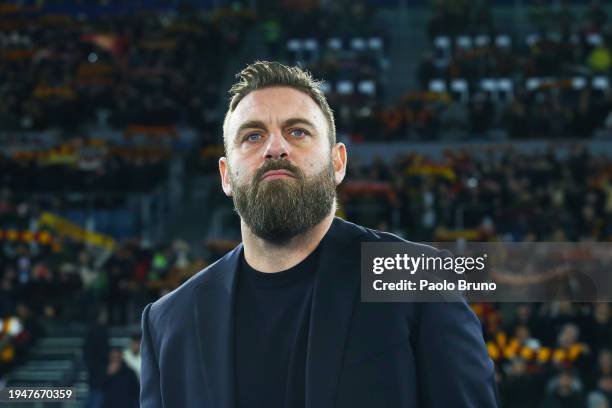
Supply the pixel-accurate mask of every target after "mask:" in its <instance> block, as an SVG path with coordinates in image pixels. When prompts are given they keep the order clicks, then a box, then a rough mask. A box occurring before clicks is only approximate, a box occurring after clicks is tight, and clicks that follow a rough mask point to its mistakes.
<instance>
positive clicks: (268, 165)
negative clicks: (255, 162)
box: [255, 160, 303, 182]
mask: <svg viewBox="0 0 612 408" xmlns="http://www.w3.org/2000/svg"><path fill="white" fill-rule="evenodd" d="M272 170H286V171H288V172H290V173H291V174H292V175H293V176H295V177H296V178H297V179H298V180H302V179H303V174H302V171H301V170H300V168H299V167H297V166H295V165H293V164H291V163H290V162H288V161H287V160H270V161H267V162H265V163H264V164H263V165H262V166H261V167H260V168H259V169H257V172H256V173H255V180H256V181H257V182H259V181H260V180H261V178H262V177H263V176H264V174H266V173H267V172H269V171H272Z"/></svg>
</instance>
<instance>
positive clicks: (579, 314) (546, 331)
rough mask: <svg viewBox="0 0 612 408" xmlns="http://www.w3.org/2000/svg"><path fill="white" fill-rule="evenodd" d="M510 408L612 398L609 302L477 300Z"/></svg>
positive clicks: (579, 405)
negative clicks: (482, 302)
mask: <svg viewBox="0 0 612 408" xmlns="http://www.w3.org/2000/svg"><path fill="white" fill-rule="evenodd" d="M472 307H473V309H474V310H475V312H476V313H477V315H478V316H479V317H480V318H481V320H482V323H483V329H484V333H485V340H486V342H487V348H488V349H489V354H490V356H491V357H492V358H493V360H494V361H495V364H496V376H497V381H498V388H499V391H500V397H501V400H502V402H503V405H502V406H503V407H505V408H519V407H520V408H606V407H609V406H610V405H609V404H610V403H612V310H611V308H610V304H609V303H570V302H552V303H528V304H519V305H512V306H508V305H507V304H506V305H493V304H474V305H472Z"/></svg>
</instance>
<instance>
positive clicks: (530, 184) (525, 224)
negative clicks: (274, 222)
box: [340, 145, 612, 242]
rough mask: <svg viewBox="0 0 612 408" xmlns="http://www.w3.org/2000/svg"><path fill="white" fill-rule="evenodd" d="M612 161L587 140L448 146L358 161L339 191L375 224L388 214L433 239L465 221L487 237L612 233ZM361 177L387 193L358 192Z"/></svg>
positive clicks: (602, 236)
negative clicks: (563, 144)
mask: <svg viewBox="0 0 612 408" xmlns="http://www.w3.org/2000/svg"><path fill="white" fill-rule="evenodd" d="M353 162H354V161H353ZM610 166H611V164H610V158H609V157H607V156H605V155H598V154H593V153H591V152H589V151H588V150H587V149H586V148H584V147H582V146H580V145H574V146H573V147H571V148H569V149H568V151H566V152H565V153H561V151H560V150H558V149H554V148H553V147H552V146H551V147H550V148H549V149H548V150H546V151H540V152H537V151H536V152H533V153H525V152H519V151H516V150H514V149H512V147H510V146H506V147H503V146H502V147H498V148H490V149H487V150H484V151H481V152H478V153H476V152H474V151H471V152H469V151H447V152H446V153H445V156H444V158H443V159H442V160H433V161H432V160H430V159H428V158H427V157H423V156H421V155H418V154H410V155H407V156H399V157H398V158H397V159H395V160H394V162H393V163H385V161H383V160H382V159H377V160H375V161H374V162H373V163H372V164H371V165H368V166H360V165H359V163H353V165H351V166H349V169H348V180H349V181H348V182H347V183H345V186H344V188H345V189H348V191H344V192H343V189H342V188H341V189H340V197H341V203H342V205H343V206H344V208H345V210H346V212H347V215H349V218H354V217H357V218H358V221H359V222H362V223H364V224H366V225H370V226H377V223H379V222H381V221H382V222H384V223H385V224H386V225H387V227H394V228H396V229H397V230H398V231H399V232H400V233H401V235H403V236H408V237H412V238H414V239H416V240H422V241H428V242H431V241H432V240H435V239H436V238H437V237H438V236H439V235H440V234H441V233H442V232H443V231H445V230H454V229H458V228H459V229H461V228H463V229H471V230H479V231H481V233H482V234H481V236H480V237H479V238H480V240H488V239H489V238H490V237H495V236H498V237H502V238H503V239H504V240H506V241H580V240H595V241H605V240H609V239H610V238H611V237H612V176H611V174H610ZM361 180H366V181H369V182H379V183H382V184H383V185H384V186H385V188H386V190H385V191H387V193H385V195H384V196H382V197H381V195H380V193H379V192H377V191H372V192H368V190H367V189H365V190H364V189H361V190H359V194H351V193H350V190H351V188H350V186H351V183H353V182H355V181H361ZM342 198H343V199H342ZM368 205H369V210H368V211H359V212H355V213H351V208H363V206H368ZM394 214H397V216H396V217H395V219H394ZM381 229H384V228H381Z"/></svg>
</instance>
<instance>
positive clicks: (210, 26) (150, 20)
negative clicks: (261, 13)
mask: <svg viewBox="0 0 612 408" xmlns="http://www.w3.org/2000/svg"><path fill="white" fill-rule="evenodd" d="M109 4H110V6H116V7H119V6H120V4H118V3H114V2H111V3H109ZM1 11H2V14H0V27H1V29H0V44H1V48H2V58H0V71H1V72H2V73H3V79H4V80H3V82H2V84H1V85H0V98H1V99H2V100H3V103H2V106H0V129H3V130H17V129H26V130H30V129H33V130H46V129H49V128H55V127H56V128H61V129H63V130H65V131H67V132H74V131H77V130H80V129H82V128H83V127H84V126H85V125H88V124H99V125H103V126H110V127H113V128H117V129H123V128H125V127H126V126H128V125H130V124H138V125H147V126H164V125H170V124H172V125H189V126H193V127H197V128H203V129H206V128H207V127H209V126H211V125H210V123H211V121H214V120H216V119H211V116H212V113H211V111H212V110H213V109H214V108H216V105H217V103H218V101H219V100H221V99H222V95H221V91H220V89H219V88H218V84H219V82H220V80H222V79H223V78H224V75H225V73H224V68H225V64H226V62H227V61H228V60H229V57H230V53H231V52H233V51H234V50H236V48H237V47H239V45H240V44H241V42H242V38H243V36H244V32H245V30H246V28H247V27H248V23H249V22H250V21H252V18H253V16H252V14H251V13H249V12H246V11H241V10H232V9H218V10H216V11H214V12H208V13H205V12H202V11H200V10H198V9H193V8H191V7H189V6H185V7H179V8H176V9H175V10H170V11H161V12H159V11H158V12H147V10H146V8H145V9H144V10H142V11H140V12H132V13H121V14H119V13H116V14H102V15H98V16H96V17H95V18H82V17H79V16H76V15H69V14H63V15H57V14H48V13H45V12H38V11H37V9H36V8H34V9H32V7H25V6H24V7H23V8H21V7H18V6H15V7H13V8H10V7H7V8H6V9H3V10H1ZM215 123H216V122H215Z"/></svg>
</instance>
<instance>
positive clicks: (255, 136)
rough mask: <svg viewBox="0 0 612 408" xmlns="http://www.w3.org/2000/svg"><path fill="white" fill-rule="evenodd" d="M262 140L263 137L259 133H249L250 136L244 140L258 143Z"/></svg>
mask: <svg viewBox="0 0 612 408" xmlns="http://www.w3.org/2000/svg"><path fill="white" fill-rule="evenodd" d="M260 138H261V135H260V134H259V133H249V134H248V135H246V137H245V138H244V140H246V141H247V142H256V141H258V140H259V139H260Z"/></svg>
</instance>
